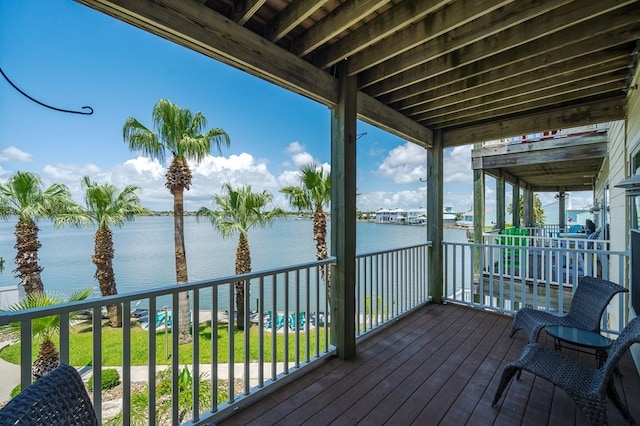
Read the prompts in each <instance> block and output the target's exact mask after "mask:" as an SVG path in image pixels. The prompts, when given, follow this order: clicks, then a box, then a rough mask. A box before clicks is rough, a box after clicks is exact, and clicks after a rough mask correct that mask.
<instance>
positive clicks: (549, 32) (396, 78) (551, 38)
mask: <svg viewBox="0 0 640 426" xmlns="http://www.w3.org/2000/svg"><path fill="white" fill-rule="evenodd" d="M603 1H604V2H607V0H598V2H603ZM627 3H628V2H627ZM590 4H591V3H590ZM571 6H572V5H571V4H569V5H566V6H563V7H562V8H560V9H562V12H563V14H562V15H560V16H561V17H562V18H564V19H566V20H561V19H560V18H559V17H558V18H556V17H555V14H556V13H559V11H560V9H558V10H556V11H554V13H553V14H551V13H547V14H544V15H541V16H539V17H536V18H534V19H532V20H530V21H526V22H525V23H523V24H521V25H519V26H518V27H517V28H509V29H507V30H504V31H502V32H500V33H498V34H494V35H492V36H489V37H488V38H486V39H483V40H481V41H478V42H475V43H472V44H470V45H467V46H465V47H463V48H461V49H458V50H456V51H454V52H450V53H448V54H446V55H443V56H439V57H437V58H436V59H434V60H432V61H429V62H427V63H419V64H418V65H417V66H414V67H412V68H411V69H409V70H407V71H405V72H402V73H401V74H396V75H393V76H391V77H386V78H384V80H382V81H380V82H379V83H376V84H373V85H369V82H371V81H374V80H376V81H378V80H380V78H381V77H383V75H382V74H384V73H385V72H387V71H389V70H388V69H385V67H384V66H383V65H381V66H379V67H376V68H375V71H374V70H369V71H365V72H363V73H362V74H361V76H360V79H359V82H360V87H361V88H364V87H367V86H368V87H367V91H366V92H367V93H369V94H371V95H372V96H379V95H383V94H385V93H389V92H391V91H393V90H398V89H400V88H403V87H407V86H410V85H412V84H416V83H419V82H420V81H427V80H429V79H430V78H432V77H435V76H437V75H439V74H442V73H445V72H447V71H450V70H451V69H455V68H459V67H462V66H464V65H468V64H471V63H473V62H476V61H481V60H483V59H487V58H491V60H492V63H493V66H492V67H491V68H483V69H482V70H481V71H482V72H486V71H488V70H490V69H495V68H500V67H503V66H506V65H508V64H510V63H514V62H518V61H522V60H524V59H527V58H530V57H533V56H537V55H541V54H543V53H544V52H547V51H549V50H553V49H557V48H559V47H563V46H565V47H567V46H570V45H572V44H576V43H578V42H580V41H584V40H588V39H590V38H593V37H595V36H596V35H599V34H602V36H603V37H604V36H606V34H607V33H609V32H610V31H612V30H614V29H616V28H622V27H627V26H630V25H634V26H635V25H637V22H638V20H639V19H640V8H639V7H637V4H631V5H629V6H627V7H623V8H620V9H616V10H614V11H611V12H609V13H607V14H605V16H606V19H605V18H604V17H603V19H599V20H593V19H589V18H591V17H593V15H592V13H593V12H595V11H596V10H597V9H596V8H591V7H587V6H586V5H584V6H581V7H579V8H575V7H571ZM590 12H591V13H590ZM549 15H552V16H549ZM569 21H570V22H574V23H575V24H574V25H571V26H567V25H568V24H567V22H569ZM553 24H555V26H554V25H553ZM525 34H531V36H529V37H528V36H526V35H525ZM534 35H537V36H538V37H534ZM516 47H517V49H516ZM486 63H487V64H489V62H488V61H486ZM388 67H391V68H393V69H397V66H396V65H395V64H394V63H393V60H392V61H390V64H388V65H387V68H388ZM476 67H477V65H476ZM374 72H375V73H378V74H380V75H376V76H373V73H374Z"/></svg>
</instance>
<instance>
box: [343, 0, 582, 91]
mask: <svg viewBox="0 0 640 426" xmlns="http://www.w3.org/2000/svg"><path fill="white" fill-rule="evenodd" d="M566 3H570V0H563V1H561V2H556V1H553V0H545V1H536V0H525V1H520V2H515V3H501V4H499V3H496V4H495V6H499V7H497V8H496V10H495V11H494V13H488V12H490V10H486V9H487V7H486V6H485V5H484V4H483V2H477V3H476V2H475V1H473V0H469V3H468V4H467V3H466V2H455V3H452V4H451V5H449V6H447V8H445V9H443V11H441V12H437V13H436V15H435V18H433V20H434V21H436V22H435V23H434V24H433V25H432V26H433V27H435V28H433V31H434V34H433V35H431V33H427V34H423V33H419V34H407V35H405V36H404V37H401V36H402V35H404V33H406V32H408V31H409V30H405V31H403V32H402V33H399V34H398V35H395V36H393V37H390V38H389V39H388V40H384V41H382V42H381V43H378V44H376V45H375V46H373V47H372V48H369V49H366V50H364V51H362V52H361V53H359V54H358V55H355V56H354V57H353V58H352V59H353V60H354V64H352V66H351V68H350V69H349V72H352V73H354V72H358V73H361V76H360V85H361V87H363V88H364V87H367V86H370V85H372V84H374V83H377V82H379V81H382V80H384V79H385V78H387V77H391V76H393V75H396V74H399V73H401V72H404V71H407V70H409V69H411V68H413V67H416V66H418V65H420V64H424V63H427V62H429V61H432V60H434V59H435V58H438V57H440V56H442V55H445V54H447V53H450V52H453V51H455V50H458V49H461V48H462V47H465V46H467V45H469V44H472V43H476V42H479V41H481V40H483V39H485V38H487V37H488V36H490V35H493V34H497V33H499V32H501V31H505V30H507V29H509V28H511V27H513V26H515V25H517V24H520V23H522V22H523V21H525V20H527V19H531V17H532V16H539V15H542V14H544V13H547V12H549V11H552V10H555V9H556V8H557V7H558V6H560V5H563V4H566ZM495 6H494V7H495ZM447 9H452V10H451V11H449V10H447ZM440 16H442V18H440V19H437V18H439V17H440ZM458 20H460V21H462V22H466V21H469V22H468V23H466V25H464V26H460V25H458ZM414 27H417V28H418V29H420V30H422V31H423V32H424V31H426V30H427V29H426V28H425V27H427V26H426V25H423V24H422V23H419V24H416V25H415V26H414ZM412 28H413V27H412ZM414 32H417V31H414ZM521 37H522V38H523V39H524V38H526V36H525V35H521ZM395 39H398V40H397V41H396V40H395ZM410 41H411V42H413V43H412V44H409V42H410ZM385 61H388V63H387V62H385ZM374 66H375V68H372V67H374Z"/></svg>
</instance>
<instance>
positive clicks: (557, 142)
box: [471, 133, 608, 167]
mask: <svg viewBox="0 0 640 426" xmlns="http://www.w3.org/2000/svg"><path fill="white" fill-rule="evenodd" d="M607 142H608V137H607V134H606V133H593V134H588V135H584V136H569V137H566V138H557V139H550V140H541V141H536V142H535V143H505V144H493V145H486V146H483V147H482V148H474V149H473V150H472V151H471V159H472V161H475V160H476V159H478V158H482V157H491V156H503V155H504V156H505V157H508V156H509V155H512V154H522V155H527V154H529V153H532V152H539V151H546V150H564V149H570V148H573V147H574V146H576V145H583V146H594V145H596V146H597V145H602V144H605V145H606V144H607ZM487 166H488V167H492V166H489V165H487ZM505 166H506V164H505ZM498 167H499V166H498Z"/></svg>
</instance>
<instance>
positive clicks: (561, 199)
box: [558, 188, 567, 232]
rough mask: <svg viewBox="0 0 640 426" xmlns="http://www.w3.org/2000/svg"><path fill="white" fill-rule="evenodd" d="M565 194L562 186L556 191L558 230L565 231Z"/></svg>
mask: <svg viewBox="0 0 640 426" xmlns="http://www.w3.org/2000/svg"><path fill="white" fill-rule="evenodd" d="M565 201H566V194H565V192H564V188H561V189H560V192H558V222H559V223H558V224H559V225H560V232H566V231H567V206H566V204H565Z"/></svg>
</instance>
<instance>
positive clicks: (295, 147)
mask: <svg viewBox="0 0 640 426" xmlns="http://www.w3.org/2000/svg"><path fill="white" fill-rule="evenodd" d="M305 149H306V148H305V146H304V145H303V144H301V143H300V142H298V141H295V142H291V143H290V144H289V146H287V148H286V149H285V152H286V153H288V154H295V153H298V152H303V151H304V150H305Z"/></svg>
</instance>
